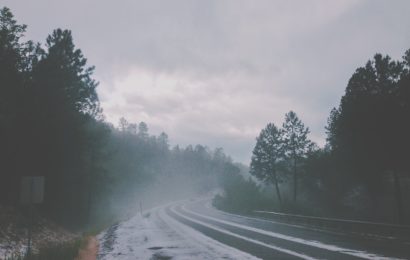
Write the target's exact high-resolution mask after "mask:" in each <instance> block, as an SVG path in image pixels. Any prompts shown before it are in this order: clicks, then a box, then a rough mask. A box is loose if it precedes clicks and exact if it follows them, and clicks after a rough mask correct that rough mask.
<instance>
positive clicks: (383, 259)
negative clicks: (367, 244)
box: [182, 205, 400, 260]
mask: <svg viewBox="0 0 410 260" xmlns="http://www.w3.org/2000/svg"><path fill="white" fill-rule="evenodd" d="M182 210H184V211H186V212H188V213H191V214H193V215H195V216H199V217H203V218H206V219H209V220H213V221H216V222H219V223H222V224H226V225H230V226H233V227H237V228H241V229H245V230H249V231H253V232H256V233H259V234H263V235H267V236H271V237H275V238H279V239H283V240H288V241H291V242H295V243H299V244H304V245H308V246H313V247H317V248H320V249H325V250H329V251H333V252H338V253H342V254H347V255H351V256H355V257H359V258H364V259H371V260H373V259H379V260H393V259H396V260H399V259H400V258H392V257H384V256H380V255H377V254H371V253H368V252H365V251H360V250H352V249H347V248H343V247H339V246H335V245H329V244H325V243H322V242H319V241H314V240H305V239H302V238H297V237H292V236H288V235H283V234H279V233H275V232H271V231H266V230H263V229H259V228H253V227H249V226H244V225H241V224H237V223H234V222H228V221H225V220H221V219H217V218H214V217H210V216H205V215H200V214H197V213H195V212H193V211H191V210H189V209H187V208H186V207H185V205H183V206H182Z"/></svg>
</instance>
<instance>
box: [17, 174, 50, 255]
mask: <svg viewBox="0 0 410 260" xmlns="http://www.w3.org/2000/svg"><path fill="white" fill-rule="evenodd" d="M43 200H44V176H25V177H23V178H22V179H21V193H20V202H21V204H23V205H27V206H28V212H29V223H28V228H27V251H26V256H29V255H30V254H31V244H32V229H33V224H34V223H33V222H34V221H33V209H34V204H40V203H42V202H43Z"/></svg>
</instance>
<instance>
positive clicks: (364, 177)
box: [250, 50, 410, 223]
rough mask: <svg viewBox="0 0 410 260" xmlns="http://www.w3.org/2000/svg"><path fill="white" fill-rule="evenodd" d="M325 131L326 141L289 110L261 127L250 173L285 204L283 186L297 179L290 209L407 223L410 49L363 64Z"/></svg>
mask: <svg viewBox="0 0 410 260" xmlns="http://www.w3.org/2000/svg"><path fill="white" fill-rule="evenodd" d="M326 133H327V139H326V140H327V142H326V145H325V146H324V147H322V148H319V147H318V146H317V145H315V144H314V143H313V142H312V141H310V140H309V138H308V134H309V129H308V128H307V127H305V126H304V124H303V123H302V122H301V120H300V119H298V117H297V115H296V114H295V113H294V112H292V111H291V112H289V113H287V114H286V116H285V122H284V123H283V125H282V128H278V127H277V126H276V125H275V124H274V123H269V124H268V125H267V126H266V127H265V128H264V129H262V131H261V132H260V134H259V136H258V137H257V139H256V145H255V148H254V150H253V155H252V161H251V164H250V173H251V174H252V175H253V176H254V177H256V178H257V179H258V180H261V181H263V182H265V183H268V184H270V185H273V187H274V188H275V190H276V193H275V194H276V199H277V200H278V202H279V203H278V204H279V207H278V208H279V209H283V198H282V195H281V192H280V188H281V187H282V188H284V189H289V186H293V188H292V189H293V200H292V201H290V200H287V202H286V205H285V206H286V207H285V210H290V211H296V212H300V211H302V210H305V211H307V212H316V213H317V212H318V211H319V212H321V214H328V215H329V214H333V215H339V216H340V215H348V213H349V212H350V213H352V215H350V216H354V217H366V218H371V219H377V220H389V221H397V222H400V223H403V222H404V221H405V216H406V215H408V214H409V212H408V211H409V209H408V208H407V212H406V208H405V206H404V205H405V204H404V199H407V200H408V199H409V198H410V194H409V193H408V192H407V193H406V191H407V190H408V187H409V184H410V182H409V177H410V164H409V163H408V162H409V159H410V157H409V155H410V153H409V152H408V148H409V147H410V50H408V51H406V52H405V54H404V56H403V58H402V60H399V61H394V60H392V59H391V58H390V57H389V56H387V55H386V56H383V55H381V54H376V55H375V56H374V58H373V59H372V60H369V61H368V62H367V63H366V64H365V66H364V67H360V68H358V69H357V70H356V71H355V72H354V73H353V75H352V76H351V78H350V80H349V82H348V84H347V87H346V91H345V94H344V95H343V97H342V98H341V101H340V104H339V106H338V107H336V108H333V109H332V111H331V113H330V116H329V118H328V124H327V126H326ZM299 186H300V188H301V189H302V190H303V197H302V198H301V199H302V201H301V203H297V194H298V190H299ZM299 197H300V196H299ZM392 205H395V206H394V207H395V208H396V209H394V208H393V207H392ZM309 207H310V209H307V208H309ZM312 208H313V209H312Z"/></svg>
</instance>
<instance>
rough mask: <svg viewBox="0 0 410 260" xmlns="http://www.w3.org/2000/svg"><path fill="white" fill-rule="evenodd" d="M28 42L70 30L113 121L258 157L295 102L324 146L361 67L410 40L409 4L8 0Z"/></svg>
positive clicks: (242, 157)
mask: <svg viewBox="0 0 410 260" xmlns="http://www.w3.org/2000/svg"><path fill="white" fill-rule="evenodd" d="M0 4H1V5H5V6H7V7H9V8H11V10H12V12H13V13H14V15H15V16H16V19H17V20H18V21H19V23H24V24H27V25H28V31H27V33H26V36H27V38H28V39H32V40H35V41H39V42H42V43H44V41H45V38H46V36H47V35H48V34H49V33H50V32H52V30H53V29H55V28H58V27H60V28H63V29H71V30H72V31H73V36H74V41H75V44H76V46H77V47H78V48H80V49H81V50H82V51H83V53H84V54H85V56H86V57H87V58H88V61H89V65H95V66H96V71H95V75H94V76H95V78H96V79H97V80H98V81H99V82H100V85H99V87H98V94H99V97H100V101H101V103H102V106H103V109H104V114H105V116H106V118H107V121H109V122H112V123H113V124H115V125H117V122H118V120H119V118H120V117H121V116H124V117H125V118H127V119H128V121H130V122H140V121H145V122H146V123H148V126H149V128H150V132H151V133H153V134H158V133H160V132H161V131H164V132H166V133H168V135H169V136H170V140H171V144H173V145H174V144H180V145H183V146H184V145H187V144H197V143H200V144H204V145H207V146H209V147H211V148H215V147H223V148H224V150H225V151H226V152H227V153H228V154H229V155H231V156H232V157H233V159H234V160H236V161H240V162H244V163H248V162H249V161H250V156H251V152H252V149H253V146H254V144H255V137H256V136H257V135H258V133H259V131H260V130H261V129H262V128H263V127H264V126H265V125H266V124H267V123H268V122H274V123H275V124H277V125H281V124H282V121H283V117H284V114H285V113H286V112H288V111H289V110H294V111H295V112H296V113H297V114H298V115H299V117H300V118H301V119H302V121H303V122H304V123H305V124H306V125H307V126H309V128H310V129H311V135H310V137H311V139H313V140H314V141H316V142H318V143H319V144H321V145H322V144H324V142H325V130H324V126H325V124H326V120H327V117H328V115H329V112H330V110H331V108H332V107H334V106H337V105H338V103H339V100H340V97H341V95H342V94H343V92H344V89H345V87H346V84H347V81H348V79H349V77H350V76H351V75H352V73H353V72H354V70H355V69H356V68H357V67H359V66H362V65H364V63H365V62H366V61H367V60H368V59H369V58H371V57H372V56H373V55H374V54H375V53H377V52H379V53H383V54H389V55H390V56H392V57H393V58H394V59H399V58H401V56H402V55H403V53H404V51H405V50H406V49H409V48H410V30H409V28H410V15H409V12H410V1H407V0H402V1H399V0H397V1H396V0H395V1H388V0H385V1H379V0H367V1H366V0H362V1H359V0H346V1H342V0H340V1H339V0H338V1H328V0H300V1H287V0H283V1H241V0H235V1H233V0H232V1H224V0H215V1H205V0H197V1H165V0H164V1H155V0H154V1H153V0H149V1H148V0H147V1H136V0H121V1H113V0H110V1H108V0H107V1H102V0H70V1H68V0H67V1H58V0H35V1H30V0H26V1H23V0H5V1H4V0H2V1H1V2H0Z"/></svg>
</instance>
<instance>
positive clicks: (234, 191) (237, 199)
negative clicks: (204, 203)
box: [213, 173, 271, 213]
mask: <svg viewBox="0 0 410 260" xmlns="http://www.w3.org/2000/svg"><path fill="white" fill-rule="evenodd" d="M226 177H227V178H226V179H225V181H224V182H223V186H222V187H223V190H224V192H223V195H216V196H215V198H214V199H213V205H214V206H215V207H216V208H219V209H222V210H226V211H231V212H240V213H249V212H250V211H252V210H254V209H255V208H267V207H269V205H270V204H271V201H269V199H267V198H266V197H265V196H264V195H263V194H262V192H261V191H260V188H259V187H258V185H257V184H256V183H255V182H254V181H252V180H251V179H248V180H245V179H244V178H243V176H241V175H239V174H238V173H232V174H230V175H229V176H226Z"/></svg>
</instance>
